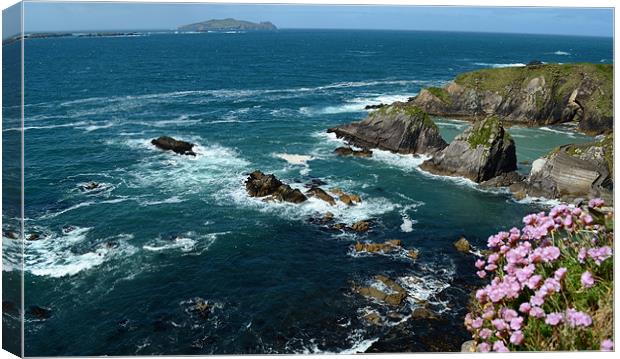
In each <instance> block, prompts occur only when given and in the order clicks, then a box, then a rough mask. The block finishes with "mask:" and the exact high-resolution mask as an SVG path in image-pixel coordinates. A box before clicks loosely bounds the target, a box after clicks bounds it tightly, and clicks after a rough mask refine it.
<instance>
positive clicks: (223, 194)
mask: <svg viewBox="0 0 620 359" xmlns="http://www.w3.org/2000/svg"><path fill="white" fill-rule="evenodd" d="M10 46H16V44H12V45H6V46H5V51H7V49H8V48H9V47H10ZM24 51H25V108H24V111H25V125H24V126H25V128H24V130H25V132H24V136H25V166H26V173H25V208H26V209H25V211H26V212H25V217H26V221H25V227H26V235H27V236H28V235H29V234H30V233H37V234H39V235H40V236H41V239H39V240H37V241H28V242H27V243H26V246H25V266H26V271H25V298H26V302H25V307H26V309H28V308H29V307H30V306H35V305H36V306H41V307H44V308H48V309H50V310H51V312H50V317H49V318H47V319H39V318H36V317H34V316H32V315H28V314H27V315H26V324H25V330H26V332H25V348H26V352H25V354H26V355H27V356H42V355H45V356H55V355H66V356H70V355H82V356H84V355H134V354H137V355H155V354H177V355H179V354H241V353H355V352H363V351H368V352H376V351H381V352H386V351H392V352H393V351H396V352H403V351H435V350H442V351H449V350H459V349H460V344H461V343H462V342H463V341H465V340H467V339H468V333H467V331H466V330H465V328H464V326H463V324H462V323H463V316H464V314H465V313H466V312H467V309H466V305H467V300H468V297H469V295H470V293H471V292H472V290H474V289H475V288H476V286H480V285H481V284H482V282H481V281H480V280H478V279H476V277H475V268H474V266H473V262H474V260H475V257H474V256H472V255H467V254H463V253H459V252H457V251H456V249H455V248H454V247H453V242H454V241H456V240H457V239H458V238H459V237H460V236H465V237H466V238H467V239H468V240H469V241H470V242H471V243H472V244H473V245H474V246H476V247H477V248H483V247H484V246H485V243H486V239H487V238H488V236H489V235H491V234H494V233H496V232H498V231H500V230H503V229H509V228H511V227H512V226H519V225H520V219H521V217H522V216H523V215H525V214H527V213H530V212H534V211H540V210H544V209H546V208H548V206H549V204H550V202H549V201H533V200H525V201H520V202H518V201H515V200H514V199H512V198H511V196H510V195H509V194H508V193H506V192H505V191H502V190H495V191H489V190H482V189H480V188H479V187H478V186H477V185H475V184H473V183H472V182H470V181H468V180H465V179H462V178H446V177H439V176H433V175H429V174H426V173H424V172H422V171H421V170H419V169H418V165H419V164H420V163H421V162H422V161H423V158H416V157H414V156H407V155H397V154H392V153H389V152H384V151H375V153H374V155H373V157H372V158H353V157H337V156H336V155H335V154H333V150H334V149H335V148H336V147H338V146H341V145H342V142H341V141H340V140H337V139H336V138H335V137H332V136H330V135H328V134H327V133H326V129H327V128H329V127H333V126H335V125H339V124H343V123H347V122H351V121H355V120H361V119H363V118H364V117H365V116H366V115H367V112H366V111H365V110H364V107H365V106H366V105H370V104H378V103H390V102H393V101H397V100H400V101H404V100H406V99H407V98H408V97H411V96H414V95H415V94H416V93H418V92H419V91H420V89H421V88H423V87H426V86H441V85H443V84H446V83H447V82H449V81H450V80H451V79H453V78H454V77H455V76H456V75H457V74H459V73H462V72H465V71H471V70H475V69H480V68H487V67H504V66H519V65H520V64H521V65H522V64H525V63H528V62H529V61H531V60H541V61H544V62H560V63H570V62H595V63H611V62H612V61H613V60H612V59H613V57H612V40H611V39H607V38H586V37H567V36H542V35H509V34H479V33H444V32H414V31H345V30H338V31H336V30H329V31H328V30H278V31H274V32H247V33H243V32H237V33H203V34H174V33H144V34H143V36H128V37H97V38H92V37H90V38H79V37H69V38H47V39H28V40H26V41H25V50H24ZM6 61H7V60H5V62H6ZM7 66H9V65H7ZM4 110H5V111H6V112H5V116H6V114H10V113H11V111H9V109H4ZM435 122H436V123H437V125H438V126H439V128H440V130H441V133H442V135H443V136H444V138H445V139H446V140H447V141H449V140H451V139H452V138H454V136H456V135H457V134H458V133H460V132H462V131H463V130H464V129H466V128H467V126H468V125H469V124H468V123H467V122H463V121H457V120H453V119H445V118H435ZM7 123H8V122H5V125H4V128H3V131H4V135H5V136H9V135H10V134H11V131H15V129H14V128H11V127H7ZM508 131H509V132H510V134H511V135H512V137H513V138H514V139H515V141H516V147H517V159H518V161H519V162H520V164H519V171H521V172H522V173H527V172H528V171H529V163H531V161H533V160H534V159H536V158H538V157H540V156H542V155H543V154H545V153H546V152H548V151H549V150H551V149H553V148H554V147H556V146H558V145H562V144H567V143H577V142H587V141H591V140H592V138H591V137H588V136H585V135H582V134H578V133H575V132H573V131H572V128H571V127H567V126H548V127H541V128H524V127H517V126H515V127H511V128H509V130H508ZM162 135H168V136H173V137H175V138H178V139H183V140H187V141H190V142H193V143H195V144H196V145H197V147H196V148H195V151H196V152H197V156H196V157H190V156H180V155H176V154H173V153H169V152H162V151H160V150H157V149H156V148H154V147H153V146H152V145H151V144H150V140H151V139H153V138H156V137H159V136H162ZM5 146H6V145H5ZM290 155H303V156H307V157H305V158H307V159H308V160H307V161H305V162H304V163H301V164H299V163H296V162H295V161H287V160H286V159H287V158H289V159H290V157H289V156H290ZM254 170H261V171H263V172H265V173H274V174H275V175H276V176H277V177H278V178H280V179H281V180H282V181H283V182H285V183H289V184H291V185H292V186H293V187H295V188H303V186H304V185H305V184H307V183H309V182H310V181H312V180H317V179H320V180H321V181H324V182H326V183H327V185H325V186H324V187H325V188H331V187H340V188H342V189H343V190H345V192H351V193H356V194H359V195H360V196H361V197H362V203H361V204H359V205H356V206H352V207H346V206H344V205H339V206H336V207H332V206H330V205H328V204H326V203H325V202H322V201H320V200H318V199H311V200H309V201H308V202H307V203H304V204H301V205H298V204H289V203H273V202H269V203H268V202H263V201H261V200H260V199H256V198H250V197H248V196H247V194H246V192H245V188H244V180H245V178H246V177H247V174H248V173H249V172H252V171H254ZM91 181H95V182H98V183H100V184H101V187H100V188H99V189H98V190H96V191H83V190H81V189H80V186H82V185H84V184H86V183H88V182H91ZM327 211H330V212H332V213H333V214H334V215H335V217H336V219H337V221H339V222H344V223H347V224H352V223H354V222H356V221H359V220H365V219H372V220H373V226H372V229H371V231H369V232H368V233H364V234H354V233H350V232H346V233H343V232H340V231H332V230H328V229H326V228H324V227H323V226H320V225H317V224H316V223H311V219H312V218H320V217H322V216H323V214H324V213H325V212H327ZM10 220H11V219H10V218H4V223H5V224H6V223H8V222H10ZM388 239H400V240H402V242H403V246H404V247H405V248H408V249H409V248H416V249H418V250H419V251H420V256H419V258H418V259H417V260H411V259H410V258H408V257H407V256H406V255H403V254H402V253H398V254H392V255H363V254H359V253H355V251H354V250H353V249H352V246H353V245H354V243H355V242H356V241H370V242H383V241H385V240H388ZM3 246H4V248H5V258H3V259H4V261H5V264H4V267H3V276H4V278H5V281H6V280H9V281H10V280H15V278H16V276H17V275H18V272H17V271H15V270H14V266H13V265H11V262H10V256H11V253H12V251H15V250H17V248H18V247H17V246H16V243H15V242H14V241H13V240H11V239H8V238H3ZM13 253H14V252H13ZM13 264H14V263H13ZM378 274H383V275H386V276H388V277H390V278H392V279H394V280H397V281H398V282H399V283H400V284H401V285H402V286H403V287H404V288H405V289H406V290H407V292H408V299H407V301H406V303H405V304H404V305H403V306H401V307H398V308H395V307H389V306H386V305H384V304H381V303H379V302H375V301H372V300H369V299H367V298H364V297H362V296H360V295H358V294H356V293H355V292H354V291H353V290H352V288H353V286H356V285H367V284H369V283H372V281H373V278H374V276H375V275H378ZM8 295H9V298H8V299H9V300H13V301H14V302H18V301H19V298H13V299H11V298H10V295H13V296H16V295H17V293H8ZM199 298H202V299H204V300H206V301H207V302H208V303H209V304H210V306H211V312H210V313H209V314H208V315H207V316H204V315H200V313H198V312H196V311H195V310H194V309H193V308H194V305H195V303H196V302H197V301H199ZM422 302H426V303H427V305H428V307H429V308H430V309H432V310H433V311H434V312H435V313H437V314H438V315H439V319H436V320H422V319H412V318H411V313H412V310H414V309H415V308H417V307H419V306H421V304H420V303H422ZM373 312H374V313H376V314H378V316H379V318H380V324H379V325H375V324H372V323H370V322H369V321H368V320H366V319H365V318H364V316H366V315H367V314H368V313H373ZM3 320H10V318H8V319H7V318H5V317H3Z"/></svg>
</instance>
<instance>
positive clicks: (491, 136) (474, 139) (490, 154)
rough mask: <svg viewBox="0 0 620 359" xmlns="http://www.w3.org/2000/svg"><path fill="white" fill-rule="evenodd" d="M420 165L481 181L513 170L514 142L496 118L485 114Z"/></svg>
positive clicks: (433, 170) (442, 173)
mask: <svg viewBox="0 0 620 359" xmlns="http://www.w3.org/2000/svg"><path fill="white" fill-rule="evenodd" d="M420 168H421V169H423V170H425V171H428V172H431V173H434V174H438V175H444V176H462V177H466V178H469V179H471V180H472V181H475V182H483V181H486V180H489V179H491V178H493V177H495V176H499V175H501V174H504V173H508V172H512V171H514V170H516V169H517V155H516V148H515V143H514V140H513V139H512V138H511V137H510V135H509V134H508V132H506V131H505V130H504V127H503V126H502V124H501V122H500V120H499V119H498V118H497V117H488V118H486V119H484V120H482V121H479V122H476V123H475V124H474V125H473V126H471V127H470V128H468V129H467V130H465V132H463V133H462V134H460V135H458V136H457V137H456V138H455V139H454V141H452V142H451V143H450V145H449V146H448V147H446V148H445V149H443V150H442V151H441V152H440V153H438V154H437V155H435V156H434V157H433V158H431V159H430V160H428V161H425V162H424V163H422V165H421V166H420Z"/></svg>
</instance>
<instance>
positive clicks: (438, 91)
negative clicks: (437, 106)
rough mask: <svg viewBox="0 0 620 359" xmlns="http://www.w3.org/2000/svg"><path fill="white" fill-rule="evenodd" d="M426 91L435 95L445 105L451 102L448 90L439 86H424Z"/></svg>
mask: <svg viewBox="0 0 620 359" xmlns="http://www.w3.org/2000/svg"><path fill="white" fill-rule="evenodd" d="M426 91H428V92H430V94H431V95H433V96H435V97H437V98H438V99H439V100H441V102H443V103H445V104H446V105H449V104H450V103H452V100H451V99H450V96H449V95H448V92H447V91H446V90H445V89H443V88H441V87H428V88H426Z"/></svg>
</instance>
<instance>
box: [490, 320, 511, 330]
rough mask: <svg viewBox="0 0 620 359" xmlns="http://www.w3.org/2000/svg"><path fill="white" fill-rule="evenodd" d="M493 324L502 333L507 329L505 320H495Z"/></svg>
mask: <svg viewBox="0 0 620 359" xmlns="http://www.w3.org/2000/svg"><path fill="white" fill-rule="evenodd" d="M491 323H492V324H493V326H494V327H495V329H497V330H498V331H500V332H501V331H502V330H504V329H506V328H507V326H506V322H505V321H504V320H503V319H499V318H498V319H493V321H491Z"/></svg>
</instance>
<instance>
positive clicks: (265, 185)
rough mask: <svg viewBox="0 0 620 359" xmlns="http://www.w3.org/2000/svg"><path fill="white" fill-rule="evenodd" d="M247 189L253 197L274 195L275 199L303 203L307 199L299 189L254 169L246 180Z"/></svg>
mask: <svg viewBox="0 0 620 359" xmlns="http://www.w3.org/2000/svg"><path fill="white" fill-rule="evenodd" d="M245 189H246V190H247V192H248V194H249V195H250V196H251V197H265V196H272V199H273V200H277V201H286V202H292V203H301V202H304V201H305V200H307V198H306V196H304V194H303V193H301V191H300V190H298V189H293V188H291V186H289V185H287V184H284V183H282V182H281V181H280V180H279V179H277V178H276V176H274V175H272V174H270V175H266V174H264V173H262V172H261V171H254V172H252V173H251V174H250V176H249V177H248V179H247V180H246V181H245Z"/></svg>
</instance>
